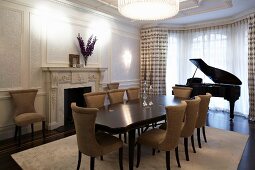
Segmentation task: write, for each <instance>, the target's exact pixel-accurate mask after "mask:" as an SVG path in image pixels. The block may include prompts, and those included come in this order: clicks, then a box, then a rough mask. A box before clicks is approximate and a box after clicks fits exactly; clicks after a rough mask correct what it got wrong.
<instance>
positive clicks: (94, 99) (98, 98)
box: [83, 92, 106, 108]
mask: <svg viewBox="0 0 255 170" xmlns="http://www.w3.org/2000/svg"><path fill="white" fill-rule="evenodd" d="M83 96H84V99H85V102H86V104H87V107H91V108H100V107H103V106H104V101H105V96H106V92H90V93H84V94H83Z"/></svg>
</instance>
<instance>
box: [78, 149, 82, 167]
mask: <svg viewBox="0 0 255 170" xmlns="http://www.w3.org/2000/svg"><path fill="white" fill-rule="evenodd" d="M81 156H82V154H81V152H80V151H79V154H78V164H77V170H79V169H80V165H81Z"/></svg>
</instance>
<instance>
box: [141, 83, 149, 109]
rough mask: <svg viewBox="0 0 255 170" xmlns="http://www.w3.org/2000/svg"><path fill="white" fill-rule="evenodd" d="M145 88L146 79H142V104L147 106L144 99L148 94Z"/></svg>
mask: <svg viewBox="0 0 255 170" xmlns="http://www.w3.org/2000/svg"><path fill="white" fill-rule="evenodd" d="M146 88H147V83H146V80H144V82H143V94H142V98H143V106H148V104H147V102H146V100H147V98H148V95H147V93H146Z"/></svg>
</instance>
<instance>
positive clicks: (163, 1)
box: [118, 0, 179, 20]
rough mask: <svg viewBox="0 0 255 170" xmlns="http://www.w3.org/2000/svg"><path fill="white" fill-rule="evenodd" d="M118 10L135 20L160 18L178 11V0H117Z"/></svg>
mask: <svg viewBox="0 0 255 170" xmlns="http://www.w3.org/2000/svg"><path fill="white" fill-rule="evenodd" d="M118 10H119V12H120V13H121V14H122V15H124V16H125V17H128V18H131V19H135V20H162V19H166V18H170V17H172V16H175V15H176V14H177V13H178V11H179V0H118Z"/></svg>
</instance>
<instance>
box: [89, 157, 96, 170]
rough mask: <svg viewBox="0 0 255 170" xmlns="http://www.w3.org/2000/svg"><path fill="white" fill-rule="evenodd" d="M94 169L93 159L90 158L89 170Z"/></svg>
mask: <svg viewBox="0 0 255 170" xmlns="http://www.w3.org/2000/svg"><path fill="white" fill-rule="evenodd" d="M94 167H95V157H92V156H91V157H90V170H94Z"/></svg>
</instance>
